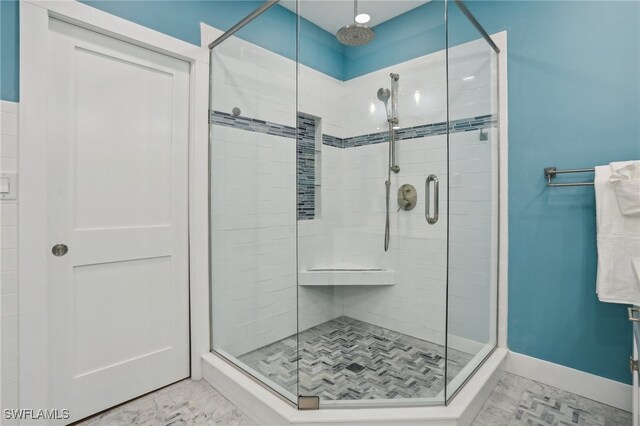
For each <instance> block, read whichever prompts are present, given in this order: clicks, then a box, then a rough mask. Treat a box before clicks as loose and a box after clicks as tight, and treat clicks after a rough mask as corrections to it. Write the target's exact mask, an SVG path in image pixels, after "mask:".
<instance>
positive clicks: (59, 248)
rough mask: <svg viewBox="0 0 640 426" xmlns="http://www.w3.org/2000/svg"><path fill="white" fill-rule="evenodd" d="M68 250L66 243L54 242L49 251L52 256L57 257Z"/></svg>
mask: <svg viewBox="0 0 640 426" xmlns="http://www.w3.org/2000/svg"><path fill="white" fill-rule="evenodd" d="M68 251H69V247H67V246H66V244H56V245H55V246H53V247H52V248H51V253H53V255H54V256H58V257H60V256H64V255H65V254H67V252H68Z"/></svg>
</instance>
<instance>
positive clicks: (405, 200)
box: [398, 183, 418, 211]
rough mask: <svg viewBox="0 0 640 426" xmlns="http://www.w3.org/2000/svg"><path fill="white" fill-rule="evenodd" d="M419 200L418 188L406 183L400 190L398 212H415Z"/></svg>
mask: <svg viewBox="0 0 640 426" xmlns="http://www.w3.org/2000/svg"><path fill="white" fill-rule="evenodd" d="M417 200H418V194H417V192H416V187H415V186H413V185H410V184H408V183H405V184H404V185H402V186H401V187H400V188H398V211H400V210H405V211H409V210H413V208H414V207H415V206H416V202H417Z"/></svg>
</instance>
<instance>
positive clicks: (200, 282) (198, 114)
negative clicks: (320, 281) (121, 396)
mask: <svg viewBox="0 0 640 426" xmlns="http://www.w3.org/2000/svg"><path fill="white" fill-rule="evenodd" d="M51 17H53V18H56V19H59V20H62V21H65V22H68V23H71V24H74V25H77V26H79V27H83V28H87V29H90V30H92V31H95V32H98V33H101V34H104V35H107V36H110V37H113V38H117V39H119V40H122V41H126V42H128V43H131V44H134V45H137V46H140V47H144V48H147V49H150V50H153V51H156V52H158V53H161V54H164V55H167V56H171V57H174V58H177V59H181V60H183V61H185V62H188V63H189V64H190V75H189V84H190V93H189V105H190V114H189V164H188V168H189V170H188V175H189V183H188V185H189V206H188V208H189V213H188V229H189V253H188V256H189V302H190V303H189V306H190V308H189V316H190V318H189V324H190V330H189V335H190V364H191V377H192V378H193V379H196V380H198V379H200V378H201V377H202V364H201V362H200V357H201V356H202V355H203V354H204V353H207V352H208V351H209V347H210V343H209V303H208V300H209V285H208V282H209V279H208V277H209V262H208V253H209V248H208V238H207V235H208V229H209V225H208V219H207V212H208V208H207V204H208V181H207V176H208V173H207V171H208V161H207V159H208V157H209V155H208V137H207V134H208V119H207V109H208V98H207V95H208V85H209V83H208V80H209V52H208V49H206V48H202V47H199V46H195V45H192V44H190V43H187V42H185V41H182V40H178V39H176V38H173V37H171V36H168V35H165V34H162V33H159V32H157V31H154V30H152V29H149V28H146V27H143V26H141V25H138V24H135V23H133V22H130V21H127V20H125V19H122V18H119V17H116V16H114V15H111V14H108V13H106V12H103V11H100V10H98V9H95V8H93V7H90V6H87V5H85V4H82V3H78V2H76V1H74V0H59V1H46V0H22V1H21V2H20V156H19V164H18V173H19V176H20V197H21V199H20V200H19V204H18V220H19V227H20V232H19V243H18V271H19V289H20V293H19V327H20V338H19V380H20V382H19V383H20V386H19V388H20V396H19V403H20V407H21V408H33V409H37V408H59V409H63V408H66V407H50V395H49V393H50V392H51V391H52V389H50V386H51V381H50V378H49V377H50V369H51V367H50V365H49V356H50V351H49V348H50V346H51V345H53V344H55V342H50V341H49V339H50V333H49V329H48V310H47V306H48V305H47V304H48V300H49V294H48V288H47V277H48V261H49V258H48V257H49V255H50V254H49V250H48V247H49V245H50V244H49V243H50V241H48V232H47V227H48V220H49V219H48V209H47V207H48V203H47V197H48V194H47V184H46V173H42V171H43V170H46V169H47V161H48V155H47V126H46V122H45V123H44V125H43V121H46V117H47V105H48V99H47V97H48V95H47V92H48V90H47V84H48V76H47V74H46V70H48V69H49V63H48V54H46V53H45V52H47V50H48V46H49V41H50V31H49V25H48V23H49V19H50V18H51Z"/></svg>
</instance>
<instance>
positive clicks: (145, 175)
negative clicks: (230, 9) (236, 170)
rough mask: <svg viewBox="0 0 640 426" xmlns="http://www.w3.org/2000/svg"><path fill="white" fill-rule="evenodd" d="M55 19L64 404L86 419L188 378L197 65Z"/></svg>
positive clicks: (53, 173) (57, 323) (54, 194)
mask: <svg viewBox="0 0 640 426" xmlns="http://www.w3.org/2000/svg"><path fill="white" fill-rule="evenodd" d="M49 22H50V30H51V35H52V37H51V44H50V46H49V52H48V53H49V55H50V56H49V59H50V64H51V70H50V72H49V75H50V79H51V80H50V84H49V97H48V98H49V102H50V103H49V108H48V109H49V115H48V119H47V128H48V133H49V138H50V139H49V141H48V149H49V158H50V160H49V170H48V171H47V173H48V181H49V197H50V199H49V205H50V206H52V211H51V215H50V218H51V219H50V225H49V230H50V242H51V246H53V245H54V244H57V243H64V244H66V245H68V247H69V251H68V253H67V254H66V255H65V256H62V257H56V256H53V254H52V255H51V257H50V259H51V260H50V271H51V275H50V279H49V285H50V289H51V292H50V294H51V297H50V318H51V322H50V336H51V338H52V339H51V341H50V345H51V346H50V347H51V353H52V359H51V366H52V380H51V384H52V392H51V394H52V395H53V400H52V404H53V406H54V407H63V408H68V409H70V411H71V416H72V419H71V420H77V419H80V418H83V417H86V416H88V415H90V414H93V413H95V412H98V411H100V410H103V409H105V408H108V407H110V406H113V405H116V404H119V403H121V402H124V401H126V400H128V399H131V398H134V397H136V396H139V395H141V394H144V393H147V392H150V391H152V390H154V389H156V388H158V387H161V386H164V385H167V384H169V383H172V382H175V381H177V380H180V379H182V378H185V377H187V376H188V375H189V324H188V311H189V306H188V303H189V301H188V223H187V217H188V216H187V213H188V198H187V197H188V175H187V172H188V137H189V135H188V120H189V64H188V63H186V62H183V61H180V60H178V59H175V58H171V57H168V56H165V55H162V54H159V53H156V52H153V51H150V50H147V49H144V48H141V47H138V46H134V45H132V44H129V43H126V42H123V41H120V40H116V39H114V38H111V37H108V36H104V35H101V34H98V33H95V32H92V31H89V30H86V29H82V28H79V27H77V26H74V25H71V24H67V23H63V22H61V21H58V20H55V19H51V20H50V21H49Z"/></svg>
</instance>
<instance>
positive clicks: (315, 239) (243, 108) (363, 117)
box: [210, 0, 499, 408]
mask: <svg viewBox="0 0 640 426" xmlns="http://www.w3.org/2000/svg"><path fill="white" fill-rule="evenodd" d="M320 3H322V2H314V1H298V2H296V1H284V0H283V1H280V2H266V3H265V4H263V5H262V7H261V8H260V9H258V10H256V12H254V13H253V14H251V15H250V16H248V17H247V19H245V20H244V21H243V22H241V23H240V24H238V25H237V26H236V27H234V28H233V29H232V30H231V31H228V32H227V33H225V35H223V36H222V37H221V38H220V39H218V40H217V41H216V42H214V43H212V45H211V46H210V55H211V56H210V66H211V74H210V78H211V81H210V88H211V90H210V250H211V263H210V265H211V267H210V276H211V280H210V285H211V342H212V347H211V350H212V351H213V352H215V353H217V354H218V355H219V356H221V357H223V358H224V359H225V360H227V361H228V362H229V363H231V364H233V365H234V366H236V367H237V368H239V369H241V370H242V371H243V372H245V373H246V374H248V375H250V376H252V377H253V378H254V379H255V380H256V381H258V382H259V383H261V384H262V385H264V386H265V387H267V388H269V389H270V390H271V391H273V392H274V393H276V394H278V395H279V396H281V397H282V398H283V399H285V400H287V401H289V402H291V403H292V404H294V405H296V406H298V407H299V408H324V407H351V406H354V407H360V406H381V405H385V406H393V405H418V406H420V405H442V404H446V403H447V402H448V401H449V400H450V399H451V398H452V397H453V396H454V395H455V394H456V392H457V391H458V390H459V389H460V388H461V387H462V386H463V385H464V383H465V382H466V381H467V380H468V379H469V377H471V375H472V374H473V373H474V371H475V370H476V369H477V368H479V366H480V365H481V364H482V362H483V361H484V360H485V359H486V358H487V357H488V356H489V354H490V353H491V352H492V350H493V349H494V348H495V347H496V344H497V285H498V249H499V244H498V243H499V229H498V228H499V227H498V224H499V217H498V208H499V195H498V185H499V181H498V176H499V155H498V154H499V140H498V126H499V123H498V118H497V117H498V73H497V65H498V58H499V50H498V49H497V47H496V46H495V45H494V44H493V42H491V39H490V38H489V37H488V36H487V35H486V33H485V32H484V30H483V29H482V27H481V26H480V24H479V23H478V22H477V21H476V20H475V18H473V15H472V14H471V12H470V11H469V10H468V9H467V8H466V6H465V5H464V4H463V3H462V2H453V1H436V0H434V1H431V2H428V3H425V2H415V1H406V2H403V1H387V2H386V3H389V4H388V5H386V6H390V5H391V4H393V5H394V7H395V8H397V10H394V7H380V6H381V5H380V4H381V3H385V2H375V3H378V8H377V10H385V11H386V12H385V13H386V14H387V16H385V17H377V19H376V20H375V21H372V23H370V24H356V23H354V17H355V15H356V14H357V12H356V10H354V9H356V8H357V4H355V8H354V2H351V1H336V2H331V5H332V6H331V7H332V8H333V9H334V10H333V12H332V13H333V15H332V16H333V18H332V19H335V22H334V23H332V24H329V23H327V16H326V12H323V11H322V8H323V7H324V8H326V7H327V6H326V3H325V5H320ZM382 6H384V5H382ZM390 10H393V12H389V11H390ZM360 11H361V12H367V10H364V9H363V5H361V9H360ZM372 15H373V13H372ZM239 18H241V17H239ZM372 18H373V16H372ZM347 25H349V26H350V28H349V27H347ZM369 25H371V28H369ZM344 27H346V28H344ZM341 28H342V29H341ZM336 32H338V34H340V32H342V36H341V37H340V38H341V40H339V39H338V38H337V37H336V36H335V34H336ZM345 42H346V43H347V44H344V43H345Z"/></svg>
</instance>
